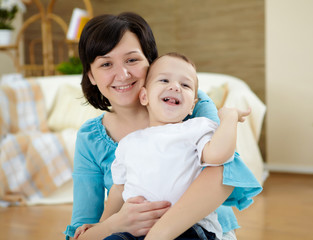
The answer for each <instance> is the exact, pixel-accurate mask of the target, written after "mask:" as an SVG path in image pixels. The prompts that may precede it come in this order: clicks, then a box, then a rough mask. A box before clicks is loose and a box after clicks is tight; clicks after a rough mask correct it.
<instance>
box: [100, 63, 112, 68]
mask: <svg viewBox="0 0 313 240" xmlns="http://www.w3.org/2000/svg"><path fill="white" fill-rule="evenodd" d="M110 66H111V63H103V64H101V67H110Z"/></svg>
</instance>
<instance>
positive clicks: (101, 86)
mask: <svg viewBox="0 0 313 240" xmlns="http://www.w3.org/2000/svg"><path fill="white" fill-rule="evenodd" d="M79 55H80V58H81V61H82V64H83V69H84V70H83V79H82V89H83V92H84V95H85V97H86V99H87V101H88V102H89V103H90V104H91V105H93V106H94V107H95V108H99V109H102V110H105V111H106V113H105V114H103V115H101V116H99V117H97V118H94V119H90V120H89V121H87V122H86V123H85V124H83V126H82V127H81V128H80V130H79V132H78V135H77V140H76V149H75V158H74V172H73V181H74V203H73V213H72V221H71V225H70V226H68V227H67V230H66V232H65V234H66V235H67V236H71V237H73V235H74V232H75V230H76V228H77V227H79V226H81V225H83V224H86V223H96V222H98V221H99V219H100V217H101V214H102V212H103V209H104V196H105V189H107V190H110V188H111V186H112V177H111V163H112V161H113V160H114V158H115V149H116V147H117V145H118V142H119V140H121V139H122V138H123V137H124V136H126V135H127V134H129V133H131V132H133V131H135V130H138V129H142V128H146V127H148V125H149V119H148V113H147V110H146V108H145V107H143V106H142V105H141V104H140V102H139V98H138V95H139V90H140V88H141V87H142V86H143V85H144V82H145V77H146V73H147V69H148V67H149V65H150V64H151V62H152V61H153V60H154V59H155V58H156V57H157V55H158V52H157V48H156V44H155V40H154V36H153V33H152V31H151V29H150V27H149V25H148V24H147V23H146V22H145V20H144V19H143V18H141V17H140V16H138V15H137V14H134V13H122V14H120V15H118V16H113V15H101V16H98V17H95V18H93V19H92V20H90V21H89V22H88V23H87V24H86V26H85V28H84V30H83V32H82V35H81V38H80V42H79ZM198 99H201V100H200V101H199V102H198V103H197V105H196V107H195V109H194V112H193V115H192V116H191V117H197V116H205V117H209V118H211V119H212V120H214V121H216V122H218V121H219V120H218V117H217V111H216V108H215V105H214V104H213V102H212V101H211V100H210V99H209V98H208V97H207V96H206V95H205V94H204V93H203V92H201V91H199V93H198ZM138 151H140V147H138ZM236 167H241V168H242V167H243V168H244V167H245V166H244V164H243V163H242V161H241V160H240V158H239V156H238V154H236V157H235V161H234V166H233V164H231V165H230V164H228V165H225V166H224V168H223V167H212V168H206V169H204V170H203V171H202V173H201V174H200V176H199V177H198V178H197V179H196V180H195V181H194V183H193V184H192V185H191V186H190V188H189V189H188V190H187V192H186V193H185V194H184V195H183V197H182V198H181V199H180V200H179V201H178V202H177V204H175V205H174V206H173V208H172V209H173V210H174V211H172V212H173V213H175V214H180V215H181V216H182V219H183V218H184V215H183V211H180V210H181V209H183V208H186V207H188V208H189V209H191V210H192V211H194V212H197V216H198V217H197V219H188V224H190V225H193V223H196V222H197V221H198V220H200V219H202V218H203V217H205V216H206V215H208V214H209V213H210V212H212V211H214V210H215V209H216V208H217V207H218V206H220V205H221V204H222V203H223V202H224V201H225V200H226V199H227V197H228V196H229V195H231V196H230V197H229V198H228V200H227V201H226V203H228V204H232V205H236V204H237V206H239V205H238V204H239V203H240V204H242V205H240V206H239V207H246V206H248V205H249V204H250V203H251V202H250V200H251V199H248V198H246V195H245V194H246V191H250V193H251V191H252V190H255V191H260V189H259V188H258V187H259V186H255V188H249V190H248V188H247V187H248V186H245V182H246V181H247V179H243V180H242V179H240V180H242V181H238V179H233V178H232V177H231V175H230V174H229V173H230V170H229V169H230V168H231V169H232V170H233V171H236V169H235V168H236ZM247 171H248V170H247ZM223 173H224V179H223ZM225 173H226V174H228V176H227V178H225ZM233 180H234V181H233ZM223 182H224V184H223ZM233 182H236V184H233ZM225 183H226V185H225ZM234 187H235V188H234ZM244 187H246V188H244ZM249 187H251V186H249ZM203 189H207V191H203ZM249 196H251V194H250V195H249ZM169 207H170V204H169V203H168V202H165V201H163V202H162V201H161V202H146V201H145V200H144V199H143V198H142V197H140V196H138V197H135V198H132V199H130V200H128V201H127V202H125V204H124V205H123V207H122V209H121V210H120V211H119V212H118V213H117V214H114V215H112V216H111V217H109V218H108V219H106V220H105V221H103V222H102V223H101V224H98V225H96V226H95V227H92V228H90V229H89V230H88V231H86V232H85V233H84V234H81V235H80V236H79V239H103V238H104V237H106V236H108V235H110V234H111V233H113V232H129V233H131V234H132V235H135V236H141V235H146V234H147V232H148V231H149V229H150V228H151V227H152V226H153V224H154V223H155V222H156V221H157V220H158V219H159V218H160V217H161V216H162V215H163V214H164V213H165V212H166V211H167V210H168V209H169ZM175 210H176V211H175ZM217 212H218V214H219V221H220V223H221V225H222V227H223V231H224V232H225V233H226V234H225V238H224V239H227V237H232V238H229V239H236V237H235V236H234V233H233V232H230V231H232V230H234V229H235V228H237V227H238V224H237V221H236V218H235V216H234V214H233V212H232V209H231V208H229V207H225V206H223V207H220V208H219V209H218V210H217ZM173 224H175V223H173ZM228 232H230V233H228ZM178 234H179V233H178Z"/></svg>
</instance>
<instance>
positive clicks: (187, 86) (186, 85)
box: [181, 83, 190, 88]
mask: <svg viewBox="0 0 313 240" xmlns="http://www.w3.org/2000/svg"><path fill="white" fill-rule="evenodd" d="M181 85H182V86H183V87H185V88H190V86H189V84H186V83H182V84H181Z"/></svg>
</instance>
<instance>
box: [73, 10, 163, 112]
mask: <svg viewBox="0 0 313 240" xmlns="http://www.w3.org/2000/svg"><path fill="white" fill-rule="evenodd" d="M126 31H130V32H132V33H134V34H136V36H137V37H138V39H139V42H140V45H141V48H142V51H143V53H144V55H145V57H146V58H147V60H148V62H149V64H151V63H152V62H153V60H154V59H156V58H157V57H158V50H157V47H156V43H155V39H154V36H153V33H152V30H151V28H150V26H149V25H148V23H147V22H146V21H145V20H144V19H143V18H142V17H141V16H139V15H138V14H136V13H130V12H125V13H121V14H119V15H117V16H115V15H109V14H104V15H100V16H97V17H94V18H92V19H91V20H90V21H88V22H87V24H86V25H85V27H84V29H83V31H82V34H81V37H80V40H79V45H78V50H79V57H80V60H81V62H82V65H83V78H82V82H81V85H82V89H83V93H84V96H85V98H86V99H87V101H88V102H89V103H90V104H91V105H92V106H94V107H95V108H99V109H101V110H105V111H110V110H109V108H108V107H109V106H111V104H110V102H109V100H108V99H107V98H105V97H104V96H103V95H102V94H101V92H100V91H99V89H98V87H97V86H95V85H93V84H92V83H91V82H90V79H89V77H88V72H89V71H90V64H91V63H93V62H94V60H95V59H96V57H98V56H103V55H105V54H107V53H108V52H110V51H111V50H112V49H113V48H114V47H115V46H116V45H117V44H118V43H119V42H120V40H121V39H122V37H123V35H124V33H125V32H126Z"/></svg>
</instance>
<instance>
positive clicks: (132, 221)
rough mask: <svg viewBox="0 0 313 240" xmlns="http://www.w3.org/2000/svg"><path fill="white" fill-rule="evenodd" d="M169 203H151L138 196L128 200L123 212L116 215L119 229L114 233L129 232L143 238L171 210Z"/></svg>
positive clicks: (122, 209)
mask: <svg viewBox="0 0 313 240" xmlns="http://www.w3.org/2000/svg"><path fill="white" fill-rule="evenodd" d="M170 206H171V203H170V202H167V201H158V202H149V201H147V200H146V199H145V198H144V197H141V196H138V197H133V198H130V199H128V200H127V201H126V202H125V203H124V205H123V207H122V208H121V210H120V211H119V212H118V213H117V214H115V217H116V218H118V222H119V223H120V224H119V227H117V228H116V229H114V232H129V233H130V234H132V235H134V236H143V235H146V234H147V233H148V231H149V230H150V228H151V227H152V226H153V225H154V224H155V223H156V221H157V220H158V219H159V218H160V217H162V216H163V214H164V213H165V212H166V211H167V210H168V209H169V208H170Z"/></svg>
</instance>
